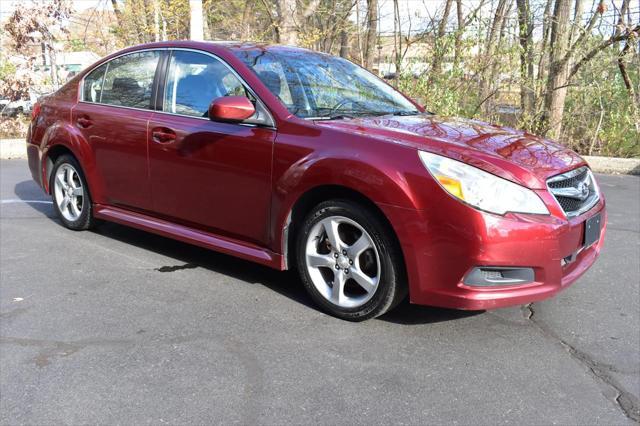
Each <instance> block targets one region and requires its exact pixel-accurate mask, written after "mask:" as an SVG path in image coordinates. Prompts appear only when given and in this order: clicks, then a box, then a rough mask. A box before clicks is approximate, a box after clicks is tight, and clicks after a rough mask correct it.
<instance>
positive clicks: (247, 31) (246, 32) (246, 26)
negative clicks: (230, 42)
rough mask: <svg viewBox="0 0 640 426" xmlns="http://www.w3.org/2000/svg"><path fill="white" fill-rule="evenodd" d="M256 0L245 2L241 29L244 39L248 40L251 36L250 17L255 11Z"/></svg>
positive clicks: (241, 35)
mask: <svg viewBox="0 0 640 426" xmlns="http://www.w3.org/2000/svg"><path fill="white" fill-rule="evenodd" d="M255 3H256V0H248V1H247V2H246V3H245V4H244V10H243V11H242V23H241V27H242V28H241V29H240V37H241V38H242V41H245V40H248V39H250V38H251V25H250V18H251V14H252V12H253V8H254V6H255Z"/></svg>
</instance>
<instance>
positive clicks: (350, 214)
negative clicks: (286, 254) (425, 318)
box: [295, 200, 408, 321]
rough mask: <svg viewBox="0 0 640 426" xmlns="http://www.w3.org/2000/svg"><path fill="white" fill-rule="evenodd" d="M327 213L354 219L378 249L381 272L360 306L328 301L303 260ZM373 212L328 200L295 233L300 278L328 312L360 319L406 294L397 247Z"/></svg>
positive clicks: (383, 309) (379, 311)
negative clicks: (340, 304)
mask: <svg viewBox="0 0 640 426" xmlns="http://www.w3.org/2000/svg"><path fill="white" fill-rule="evenodd" d="M330 216H343V217H346V218H348V219H351V220H353V221H355V222H356V223H357V224H358V225H360V226H361V227H362V228H363V229H364V230H365V231H366V232H367V233H368V234H369V236H370V237H371V239H372V240H373V244H374V245H375V248H376V249H377V251H378V255H379V259H380V267H381V274H380V279H379V281H378V285H377V288H376V290H375V292H374V293H373V296H372V297H371V298H370V299H369V300H368V301H367V302H366V303H364V304H362V305H361V306H357V307H353V308H347V307H342V306H339V305H337V304H335V303H332V302H331V301H329V300H328V299H327V298H326V297H325V296H323V295H322V293H321V292H320V291H319V290H318V289H317V288H316V286H315V285H314V284H313V281H312V278H311V276H310V275H309V271H308V269H307V264H306V244H307V240H308V238H309V235H310V233H311V232H312V229H313V228H314V226H315V225H316V224H317V223H318V222H320V221H322V220H323V219H325V218H327V217H330ZM389 228H390V227H389V225H388V224H387V223H386V222H384V221H383V220H382V219H381V218H380V217H379V215H378V214H377V212H372V211H370V208H367V207H366V206H364V205H361V204H358V203H355V202H353V201H350V200H330V201H326V202H323V203H321V204H319V205H318V206H316V207H315V208H314V209H313V210H312V211H311V212H310V213H309V214H308V215H307V217H306V219H305V220H304V222H303V223H302V226H301V227H300V228H299V229H300V230H299V232H298V233H297V235H296V246H295V247H296V248H295V250H296V264H297V268H298V271H299V274H300V278H301V279H302V282H303V284H304V286H305V288H306V290H307V292H308V293H309V295H310V296H311V298H312V299H313V300H314V301H315V302H316V303H317V304H318V306H319V307H320V308H321V309H322V310H323V311H325V312H327V313H328V314H330V315H333V316H336V317H338V318H341V319H344V320H348V321H364V320H367V319H370V318H375V317H378V316H380V315H382V314H384V313H386V312H388V311H389V310H391V309H393V308H394V307H395V306H396V305H397V304H398V303H400V302H401V301H402V300H403V299H404V298H405V297H406V295H407V291H408V289H407V284H406V279H405V272H404V264H403V259H402V255H401V251H400V247H399V245H398V243H397V240H396V239H395V236H394V235H393V231H392V230H391V229H389Z"/></svg>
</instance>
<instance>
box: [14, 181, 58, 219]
mask: <svg viewBox="0 0 640 426" xmlns="http://www.w3.org/2000/svg"><path fill="white" fill-rule="evenodd" d="M13 191H14V192H15V194H16V196H17V197H18V198H19V199H20V200H22V201H24V202H26V204H28V205H29V206H31V207H32V208H33V209H34V210H36V211H37V212H39V213H42V214H44V215H45V216H47V217H50V218H52V219H53V218H55V212H54V210H53V206H52V205H51V204H49V203H34V202H33V201H51V197H50V196H49V195H47V194H45V193H44V191H43V190H42V188H40V187H39V186H38V185H37V184H36V183H35V182H34V181H32V180H25V181H23V182H19V183H17V184H16V185H15V186H14V187H13Z"/></svg>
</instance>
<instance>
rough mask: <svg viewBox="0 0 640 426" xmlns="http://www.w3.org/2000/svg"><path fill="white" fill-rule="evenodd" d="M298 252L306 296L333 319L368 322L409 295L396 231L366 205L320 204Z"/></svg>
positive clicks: (307, 222) (301, 235) (300, 236)
mask: <svg viewBox="0 0 640 426" xmlns="http://www.w3.org/2000/svg"><path fill="white" fill-rule="evenodd" d="M296 250H297V264H298V270H299V272H300V276H301V278H302V281H303V283H304V285H305V287H306V289H307V291H308V292H309V294H310V295H311V297H312V298H313V299H314V301H315V302H316V303H318V305H320V307H321V308H322V309H323V310H324V311H326V312H328V313H330V314H331V315H334V316H337V317H339V318H342V319H346V320H350V321H363V320H366V319H369V318H374V317H377V316H379V315H382V314H384V313H385V312H387V311H388V310H390V309H391V308H393V307H394V306H395V305H396V304H398V303H399V302H400V301H401V300H402V299H403V298H404V297H405V296H406V292H407V290H406V285H405V282H404V278H403V277H404V275H403V270H404V269H403V267H402V257H401V255H400V250H399V248H398V247H397V243H396V241H395V239H394V238H393V236H392V234H391V230H390V229H389V227H388V225H386V224H385V223H384V222H383V221H382V220H381V219H380V218H379V217H378V215H376V214H375V213H373V212H370V211H369V210H367V208H365V207H364V206H361V205H359V204H356V203H353V202H351V201H342V200H335V201H327V202H324V203H321V204H319V205H318V206H317V207H316V208H314V209H313V210H312V211H311V213H310V214H309V215H308V216H307V218H306V220H305V221H304V223H303V225H302V228H301V230H300V232H299V234H298V240H297V244H296Z"/></svg>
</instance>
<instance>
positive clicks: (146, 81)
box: [85, 51, 160, 109]
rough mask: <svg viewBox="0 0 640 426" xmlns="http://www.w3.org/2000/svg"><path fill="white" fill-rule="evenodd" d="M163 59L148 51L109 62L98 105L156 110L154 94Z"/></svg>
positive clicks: (156, 53)
mask: <svg viewBox="0 0 640 426" xmlns="http://www.w3.org/2000/svg"><path fill="white" fill-rule="evenodd" d="M159 58H160V52H158V51H145V52H136V53H131V54H129V55H125V56H121V57H119V58H116V59H114V60H112V61H111V62H109V63H108V64H107V65H108V67H107V70H106V75H105V77H104V83H103V85H102V90H101V95H100V100H99V101H98V102H100V103H103V104H107V105H117V106H125V107H131V108H144V109H152V105H151V104H152V103H151V93H152V89H153V79H154V76H155V73H156V68H157V66H158V60H159ZM85 84H86V82H85Z"/></svg>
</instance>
